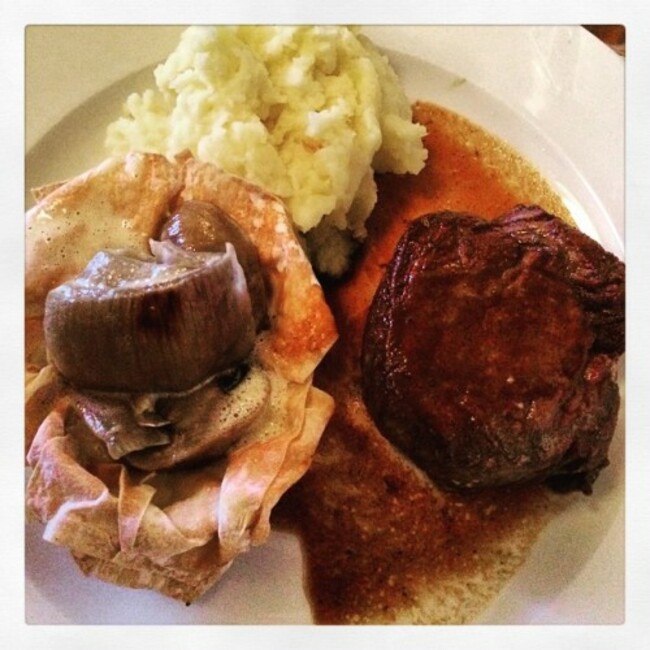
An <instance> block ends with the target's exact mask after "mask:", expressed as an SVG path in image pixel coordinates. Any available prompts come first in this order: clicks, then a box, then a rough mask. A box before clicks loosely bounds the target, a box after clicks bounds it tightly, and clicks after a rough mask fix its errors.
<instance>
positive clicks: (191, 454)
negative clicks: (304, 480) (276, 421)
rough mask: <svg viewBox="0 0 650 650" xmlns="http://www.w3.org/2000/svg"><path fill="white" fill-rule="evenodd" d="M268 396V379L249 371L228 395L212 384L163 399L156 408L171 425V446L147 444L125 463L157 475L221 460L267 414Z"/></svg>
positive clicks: (269, 390)
mask: <svg viewBox="0 0 650 650" xmlns="http://www.w3.org/2000/svg"><path fill="white" fill-rule="evenodd" d="M270 395H271V383H270V381H269V378H268V375H267V374H266V373H265V372H264V371H263V370H262V369H261V368H258V367H252V368H251V369H250V370H249V371H248V373H247V375H246V377H245V378H244V379H243V380H242V381H241V383H239V384H238V385H237V387H236V388H234V389H233V390H231V391H228V392H225V391H223V390H222V389H221V388H220V387H219V385H218V383H217V382H211V383H209V384H208V385H206V386H204V387H203V388H202V389H201V390H198V391H194V392H192V393H189V394H188V395H185V396H182V397H173V398H168V399H165V398H163V399H161V400H159V402H158V403H157V405H156V408H157V410H158V412H159V413H161V414H162V415H163V416H164V417H165V419H167V420H169V422H170V444H168V445H165V446H156V445H150V446H148V447H147V448H143V449H142V450H141V451H134V452H133V453H131V454H129V455H128V456H126V458H125V460H126V461H127V462H128V463H129V464H131V465H133V466H134V467H137V468H138V469H142V470H147V471H156V470H160V469H167V468H170V467H174V466H176V465H179V464H181V463H188V462H192V461H196V460H205V459H206V458H213V457H214V456H219V455H221V454H222V453H224V452H225V451H226V450H227V449H228V448H229V447H230V446H231V445H233V444H234V443H235V442H236V441H237V440H238V439H239V438H240V437H241V436H242V435H243V434H244V433H245V432H246V431H248V430H249V429H250V427H251V425H253V424H254V423H255V422H256V421H257V420H258V418H259V417H260V416H261V415H262V414H264V413H265V412H266V409H267V407H268V405H269V400H270Z"/></svg>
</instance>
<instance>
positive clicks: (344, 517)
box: [274, 103, 567, 624]
mask: <svg viewBox="0 0 650 650" xmlns="http://www.w3.org/2000/svg"><path fill="white" fill-rule="evenodd" d="M414 118H415V119H416V120H417V121H418V122H420V123H422V124H424V125H425V126H426V127H427V130H428V135H427V136H426V139H425V144H426V146H427V149H428V151H429V158H428V162H427V165H426V167H425V169H424V170H423V171H422V172H421V173H420V174H419V175H418V176H400V177H398V176H390V175H387V176H384V177H381V178H379V179H378V184H379V200H378V204H377V207H376V209H375V212H374V214H373V215H372V217H371V219H370V220H369V236H368V239H367V241H366V243H365V244H364V247H363V250H362V252H361V255H360V257H359V259H358V261H357V263H356V264H355V266H354V268H353V270H352V273H351V274H350V275H349V276H348V277H346V278H345V279H344V280H343V281H341V282H337V283H332V284H331V285H330V286H325V291H326V294H327V299H328V301H329V304H330V305H331V307H332V309H333V311H334V314H335V317H336V320H337V324H338V327H339V332H340V334H341V338H340V340H339V341H338V343H337V344H336V346H335V347H334V348H333V349H332V351H331V352H330V354H329V355H328V356H327V358H326V359H325V361H324V363H323V364H322V365H321V367H320V368H319V369H318V371H317V376H316V383H317V384H318V385H319V386H320V387H322V388H323V389H324V390H326V391H328V392H329V393H330V394H332V395H333V396H334V398H335V400H336V403H337V406H336V411H335V414H334V416H333V418H332V420H331V422H330V424H329V426H328V427H327V429H326V431H325V433H324V436H323V439H322V441H321V444H320V446H319V448H318V451H317V453H316V456H315V458H314V462H313V464H312V466H311V468H310V470H309V471H308V472H307V474H306V475H305V477H304V478H303V480H302V481H300V482H299V483H298V484H297V485H296V486H294V487H293V488H292V489H291V490H290V491H289V492H288V493H287V494H286V495H285V497H284V498H283V499H282V501H281V502H280V504H279V505H278V507H277V508H276V511H275V513H274V517H275V524H276V525H279V526H280V527H284V528H288V529H290V530H293V531H295V532H297V534H298V535H299V537H300V539H301V541H302V544H303V549H304V555H305V558H306V559H305V561H306V568H305V570H306V580H307V585H306V587H307V592H308V595H309V598H310V601H311V605H312V611H313V615H314V619H315V621H316V622H317V623H322V624H345V623H391V622H397V623H453V624H456V623H464V622H468V621H471V620H472V619H473V618H474V617H475V616H476V615H477V614H478V613H480V611H481V610H482V609H484V608H485V606H486V605H488V604H489V602H490V601H491V600H492V599H493V598H494V596H495V595H496V594H497V593H498V592H499V590H500V589H501V588H502V587H503V586H504V584H505V582H506V581H507V580H508V579H509V578H510V577H512V575H513V574H514V572H515V571H516V570H517V569H518V568H519V567H520V566H521V564H522V562H523V561H524V560H525V558H526V555H527V553H528V551H529V549H530V547H531V545H532V544H533V542H534V540H535V538H536V537H537V535H538V533H539V531H540V530H541V529H542V527H543V525H544V523H545V522H546V521H547V520H548V517H549V516H550V515H551V514H552V512H553V511H554V510H555V509H556V508H557V507H559V506H558V505H557V503H556V500H555V499H553V498H551V497H550V495H549V494H548V493H547V491H546V490H545V489H543V488H542V487H540V486H524V487H521V486H520V487H509V488H502V489H500V490H492V491H481V492H475V493H472V494H464V495H461V494H453V493H445V492H443V491H441V490H439V489H437V488H436V487H435V485H433V484H432V483H431V481H429V480H428V479H427V478H426V477H424V476H423V475H422V473H421V472H419V471H418V470H417V469H415V468H414V467H413V466H412V465H411V464H410V463H409V462H408V461H407V460H405V459H403V458H402V457H401V456H400V455H399V454H397V453H396V452H395V451H394V449H393V448H392V447H391V446H390V445H389V444H388V443H387V442H386V440H385V439H384V438H383V437H382V436H381V435H380V434H379V432H378V431H377V429H376V428H375V426H374V425H373V423H372V421H371V419H370V418H369V416H368V414H367V411H366V409H365V406H364V404H363V400H362V399H361V390H360V365H359V355H360V350H361V340H362V336H363V330H364V326H365V320H366V315H367V311H368V307H369V305H370V302H371V301H372V298H373V295H374V292H375V290H376V288H377V285H378V283H379V281H380V279H381V276H382V274H383V269H384V267H385V265H386V264H387V263H388V261H389V260H390V259H391V257H392V254H393V249H394V247H395V244H396V243H397V241H398V239H399V237H400V236H401V234H402V233H403V231H404V229H405V227H406V225H407V224H408V222H409V221H410V220H412V219H414V218H417V217H419V216H421V215H423V214H425V213H427V212H436V211H440V210H455V211H459V212H470V213H473V214H476V215H480V216H483V217H485V218H494V217H496V216H498V215H500V214H502V213H504V212H506V211H508V210H509V209H511V208H512V207H513V206H514V205H516V204H517V203H536V204H538V205H541V206H542V207H544V208H545V209H546V210H548V211H549V212H554V213H555V214H557V215H558V216H564V217H567V215H566V214H565V211H564V208H563V207H562V205H561V202H560V200H559V198H558V197H557V196H556V195H555V194H553V192H552V191H551V190H550V188H549V187H548V186H547V184H546V183H545V182H544V180H543V179H542V178H541V177H540V176H539V174H538V173H537V172H536V171H535V170H534V169H533V168H532V167H530V166H529V165H528V164H527V163H526V162H525V161H524V160H522V159H521V157H519V156H518V155H517V154H516V153H515V152H514V151H512V150H511V149H509V148H508V147H507V146H506V145H504V144H503V143H502V142H500V141H499V140H497V139H496V138H494V137H493V136H491V135H489V134H488V133H486V132H484V131H483V130H482V129H480V128H478V127H476V126H475V125H473V124H471V123H469V122H467V121H466V120H464V119H463V118H461V117H459V116H458V115H456V114H454V113H451V112H449V111H446V110H444V109H441V108H439V107H436V106H433V105H430V104H425V103H418V104H416V105H415V106H414Z"/></svg>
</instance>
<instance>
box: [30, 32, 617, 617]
mask: <svg viewBox="0 0 650 650" xmlns="http://www.w3.org/2000/svg"><path fill="white" fill-rule="evenodd" d="M365 31H366V33H367V34H368V35H369V36H371V38H373V40H374V41H375V42H376V43H377V44H378V45H380V46H381V47H383V48H385V49H386V51H387V53H388V55H389V56H390V58H391V61H392V62H393V64H394V66H395V68H396V69H397V71H398V73H399V74H400V76H401V78H402V80H403V82H404V84H405V87H406V90H407V93H408V94H409V96H410V97H411V98H412V99H423V100H430V101H433V102H437V103H439V104H442V105H444V106H447V107H449V108H451V109H453V110H456V111H458V112H459V113H462V114H463V115H465V116H467V117H469V118H470V119H472V120H474V121H475V122H477V123H479V124H481V125H482V126H484V127H485V128H487V129H488V130H490V131H492V132H493V133H495V134H497V135H499V136H500V137H502V138H503V139H505V140H506V141H508V142H510V143H511V144H513V145H514V146H515V147H516V148H517V149H518V150H519V151H520V152H522V153H523V154H524V155H525V156H526V157H528V158H529V159H530V160H531V161H532V162H533V163H535V164H536V165H537V166H538V167H539V169H540V170H541V171H542V172H543V173H544V175H545V176H546V177H547V178H548V179H549V180H550V181H551V182H552V183H553V184H554V185H555V187H556V188H557V190H558V192H559V193H560V194H561V196H562V197H563V199H564V200H565V202H566V203H567V206H568V207H569V209H570V210H571V211H572V213H573V215H574V217H575V218H576V219H577V221H578V223H579V225H580V227H581V228H583V229H584V230H585V231H587V232H588V233H589V234H590V235H592V236H593V237H595V238H596V239H598V240H599V241H601V242H602V243H603V245H604V246H605V247H606V248H608V249H609V250H611V251H613V252H614V253H615V254H617V255H618V256H619V257H621V258H622V257H623V243H622V242H623V225H624V213H623V205H624V172H623V160H624V154H623V151H624V123H623V116H624V104H623V99H624V87H623V83H624V75H623V67H624V66H623V62H622V60H621V59H620V58H619V57H617V55H615V54H614V53H613V52H611V51H610V50H609V49H608V48H606V47H605V46H604V45H602V44H601V43H600V42H598V41H597V40H596V39H595V38H594V37H592V36H591V35H590V34H588V33H587V32H586V31H584V30H582V29H580V28H577V27H515V26H508V27H484V26H482V27H399V28H395V27H372V28H371V27H368V28H367V29H366V30H365ZM179 32H180V28H177V27H54V28H52V27H29V28H28V30H27V50H26V55H27V59H26V62H27V68H26V70H27V77H26V100H27V105H26V109H27V110H26V121H27V122H26V125H27V128H26V142H27V149H28V152H27V161H26V187H27V188H29V187H33V186H37V185H39V184H42V183H47V182H50V181H54V180H58V179H62V178H65V177H68V176H70V175H72V174H75V173H78V172H81V171H83V170H84V169H86V168H88V167H89V166H91V165H93V164H95V163H96V162H99V160H101V159H102V158H103V157H104V155H105V154H104V151H103V149H102V142H103V137H104V131H105V128H106V125H107V124H108V123H109V122H110V121H112V120H113V119H114V118H115V117H116V115H117V114H118V112H119V107H120V104H121V102H122V101H123V100H124V98H125V97H126V95H127V93H128V92H130V91H132V90H137V89H142V88H144V87H146V86H150V85H151V83H152V80H151V66H152V65H153V63H155V62H156V61H158V60H161V59H163V58H164V57H165V56H166V55H167V54H168V53H169V52H170V51H171V50H172V49H173V47H174V45H175V43H176V39H177V37H178V34H179ZM106 52H119V55H114V56H107V55H106ZM80 61H83V62H84V64H83V65H79V62H80ZM461 80H463V81H464V82H463V83H459V82H460V81H461ZM443 162H444V161H443ZM26 201H27V202H28V203H29V201H30V199H29V197H26ZM621 379H622V377H621ZM623 383H624V382H623V381H622V382H621V389H622V392H623V394H624V386H623ZM610 460H611V465H610V467H609V468H607V469H606V470H605V471H604V472H603V474H602V475H601V477H600V478H599V480H598V481H597V483H596V485H595V491H594V495H593V496H592V497H590V498H586V497H582V496H572V497H568V499H569V500H570V506H569V507H568V508H567V510H566V511H565V513H564V514H563V515H562V516H561V517H559V518H557V519H555V520H554V521H553V522H552V523H551V525H550V526H549V527H548V528H547V529H546V530H545V531H544V533H543V534H542V536H541V538H540V539H539V541H538V543H537V544H536V546H535V547H534V549H533V553H532V555H531V557H530V558H529V561H528V562H527V563H526V565H525V566H524V567H523V569H522V570H521V571H520V572H519V573H518V574H517V575H516V577H515V578H514V579H513V580H512V581H511V582H510V584H509V585H508V586H507V588H506V589H505V590H504V591H503V592H502V594H501V595H500V596H499V598H498V599H497V600H496V601H495V602H494V603H493V605H492V606H491V607H490V608H489V610H488V611H486V612H485V613H484V615H483V616H482V617H481V618H480V620H479V621H477V622H479V623H517V624H522V623H583V624H589V623H608V624H615V623H621V622H623V620H624V532H623V523H624V482H625V478H624V477H625V475H624V405H623V406H622V410H621V416H620V422H619V426H618V429H617V432H616V437H615V440H614V443H613V445H612V449H611V453H610ZM40 535H41V528H40V526H37V525H28V526H27V532H26V620H27V622H28V623H42V624H46V623H102V624H104V623H116V624H128V623H142V624H172V623H174V624H207V623H247V624H258V623H289V624H295V623H309V622H310V621H311V617H310V610H309V606H308V602H307V600H306V598H305V594H304V592H303V588H302V579H303V575H302V571H303V568H302V559H301V554H300V548H299V546H298V542H297V541H296V540H295V539H294V538H293V537H291V536H289V535H286V534H280V533H273V534H272V535H271V538H270V541H269V543H268V544H267V545H265V546H263V547H260V548H257V549H254V550H253V551H251V552H250V553H248V554H247V555H246V556H244V557H241V558H239V559H238V560H237V561H236V563H235V565H234V566H233V567H232V569H231V570H230V571H229V572H228V573H227V574H226V576H225V577H224V579H223V580H222V581H221V583H220V584H219V585H218V586H217V588H215V589H213V590H212V591H211V592H209V593H208V594H207V595H206V596H205V597H204V598H203V599H202V600H200V601H199V602H198V603H195V604H194V605H192V606H191V607H187V608H186V607H184V606H181V605H179V604H178V603H176V602H175V601H171V600H169V599H167V598H164V597H162V596H159V595H157V594H154V593H149V592H144V591H134V590H129V589H122V588H118V587H114V586H112V585H108V584H104V583H102V582H99V581H97V580H94V579H87V578H84V577H83V576H82V575H81V574H80V572H79V571H78V569H77V568H76V565H75V564H74V563H73V561H72V560H71V559H70V557H69V556H68V554H67V552H66V551H65V550H63V549H60V548H57V547H54V546H52V545H50V544H47V543H45V542H43V541H42V540H41V539H40Z"/></svg>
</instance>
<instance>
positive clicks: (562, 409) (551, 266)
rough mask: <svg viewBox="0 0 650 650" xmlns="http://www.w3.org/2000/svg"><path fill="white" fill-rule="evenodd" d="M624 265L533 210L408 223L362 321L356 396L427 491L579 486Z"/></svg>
mask: <svg viewBox="0 0 650 650" xmlns="http://www.w3.org/2000/svg"><path fill="white" fill-rule="evenodd" d="M624 319H625V266H624V264H623V263H622V262H621V261H620V260H618V259H617V258H616V257H615V256H614V255H612V254H611V253H608V252H607V251H605V250H604V249H603V248H602V247H601V246H600V245H599V244H598V243H597V242H595V241H593V240H591V239H590V238H589V237H587V236H586V235H584V234H583V233H581V232H580V231H578V230H577V229H575V228H573V227H572V226H570V225H568V224H566V223H565V222H563V221H561V220H560V219H558V218H556V217H554V216H552V215H549V214H547V213H545V212H544V211H543V210H541V209H540V208H537V207H524V206H517V207H516V208H515V209H514V210H513V211H511V212H510V213H508V214H505V215H503V216H502V217H500V218H498V219H496V220H494V221H485V220H483V219H481V218H478V217H475V216H472V215H468V214H458V213H450V212H444V213H438V214H432V215H426V216H424V217H422V218H420V219H418V220H416V221H414V222H413V223H412V224H410V226H409V228H408V229H407V231H406V233H405V234H404V236H403V237H402V239H401V240H400V242H399V243H398V245H397V247H396V250H395V253H394V256H393V259H392V261H391V263H390V264H389V266H388V268H387V270H386V273H385V276H384V278H383V280H382V282H381V283H380V286H379V288H378V290H377V293H376V295H375V298H374V300H373V303H372V305H371V308H370V311H369V314H368V320H367V324H366V330H365V337H364V344H363V351H362V369H363V391H364V399H365V401H366V404H367V406H368V410H369V411H370V413H371V415H372V417H373V419H374V420H375V422H376V424H377V426H378V428H379V429H380V431H382V433H383V434H384V435H385V436H386V437H387V438H388V439H389V440H391V441H392V442H393V444H395V445H396V446H397V447H398V448H400V449H401V450H402V451H403V452H404V453H405V454H407V455H408V456H409V457H410V458H411V459H412V460H413V461H414V462H415V463H416V464H418V465H419V466H421V467H422V468H423V469H424V470H425V471H426V472H427V473H428V474H429V475H430V476H431V477H432V479H433V480H434V481H435V482H436V483H438V484H439V485H440V486H442V487H445V488H450V489H463V488H473V487H484V486H491V485H499V484H506V483H513V482H522V481H528V480H533V479H537V480H547V481H548V483H549V484H550V485H552V487H554V488H555V489H558V490H573V489H579V490H582V491H583V492H586V493H588V492H590V491H591V485H592V484H593V482H594V480H595V479H596V477H597V476H598V473H599V471H600V470H601V469H602V468H603V467H604V466H605V465H606V464H607V452H608V448H609V444H610V441H611V438H612V435H613V433H614V428H615V425H616V419H617V413H618V408H619V393H618V386H617V384H616V381H615V365H616V360H617V358H618V356H619V355H621V354H622V353H623V351H624V346H625V340H624Z"/></svg>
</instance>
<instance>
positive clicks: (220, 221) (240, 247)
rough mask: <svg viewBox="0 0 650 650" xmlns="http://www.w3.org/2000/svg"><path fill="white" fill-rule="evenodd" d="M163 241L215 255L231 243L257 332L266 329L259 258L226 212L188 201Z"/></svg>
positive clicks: (168, 224) (171, 220) (164, 232)
mask: <svg viewBox="0 0 650 650" xmlns="http://www.w3.org/2000/svg"><path fill="white" fill-rule="evenodd" d="M160 239H161V240H162V241H165V240H170V241H172V242H174V243H175V244H176V245H177V246H180V247H181V248H184V249H186V250H190V251H197V252H200V251H206V252H213V253H216V252H222V251H224V250H225V249H226V242H230V243H231V244H232V245H233V246H234V247H235V250H236V251H237V259H238V260H239V263H240V264H241V265H242V268H243V269H244V275H245V276H246V282H247V284H248V292H249V294H250V297H251V303H252V306H253V316H254V318H255V323H256V325H257V327H258V328H259V327H260V326H261V325H263V322H264V319H265V318H266V315H267V305H266V302H267V296H266V287H265V284H264V276H263V274H262V267H261V265H260V259H259V255H258V253H257V249H256V248H255V246H254V245H253V243H252V242H251V240H250V239H249V237H248V235H247V234H246V233H245V232H244V231H243V230H242V229H241V228H240V227H239V225H238V224H237V222H236V221H234V220H233V219H232V218H231V217H230V216H228V214H226V212H224V211H223V210H222V209H221V208H219V207H218V206H216V205H214V204H213V203H208V202H207V201H194V200H192V201H185V202H184V203H182V204H181V205H180V207H179V208H178V210H177V211H176V212H175V213H174V214H173V215H172V216H171V217H170V218H169V219H168V220H167V221H166V222H165V224H164V225H163V229H162V233H161V235H160Z"/></svg>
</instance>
